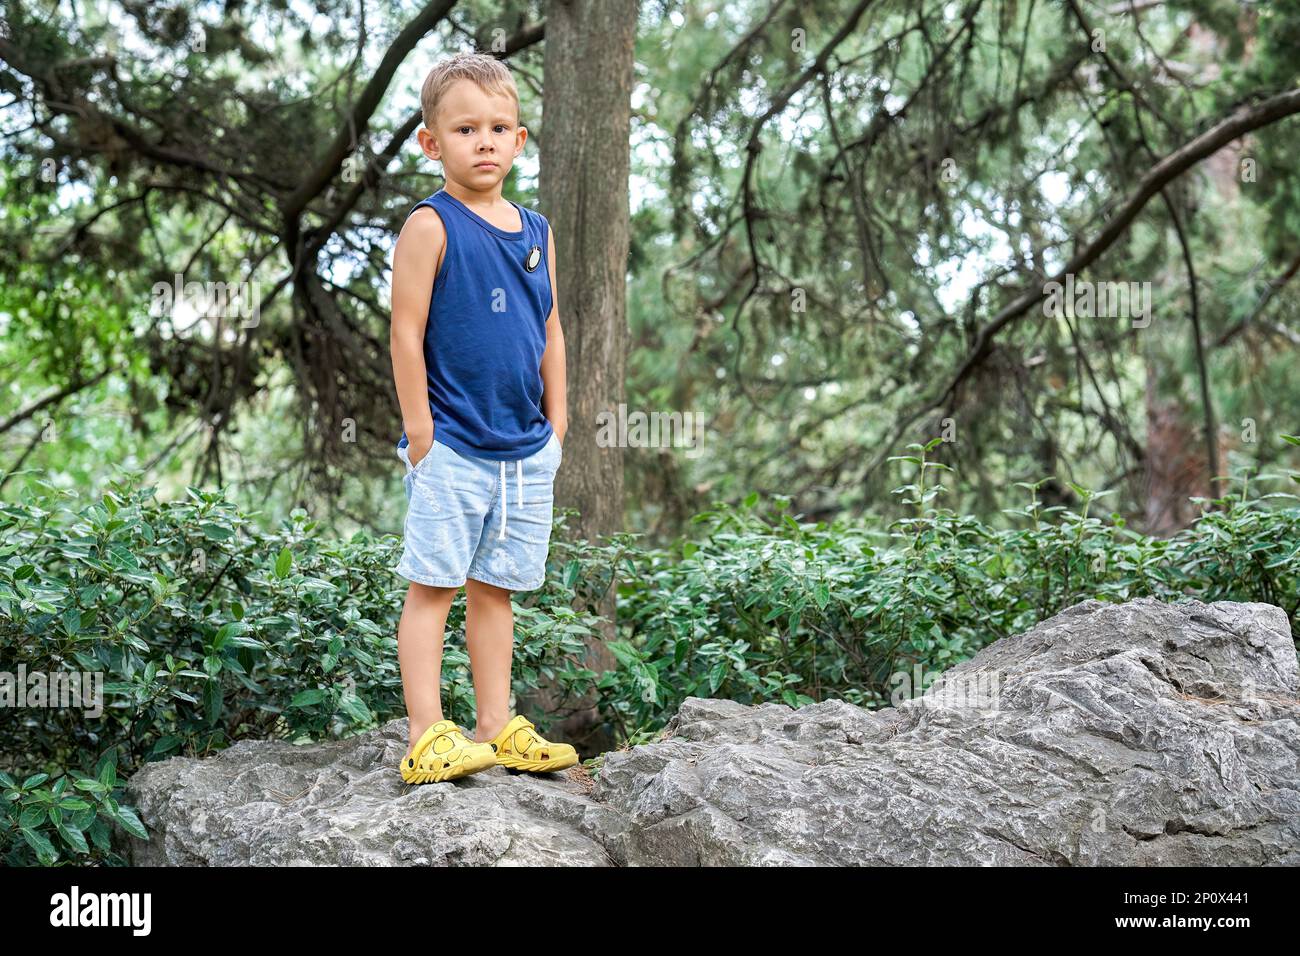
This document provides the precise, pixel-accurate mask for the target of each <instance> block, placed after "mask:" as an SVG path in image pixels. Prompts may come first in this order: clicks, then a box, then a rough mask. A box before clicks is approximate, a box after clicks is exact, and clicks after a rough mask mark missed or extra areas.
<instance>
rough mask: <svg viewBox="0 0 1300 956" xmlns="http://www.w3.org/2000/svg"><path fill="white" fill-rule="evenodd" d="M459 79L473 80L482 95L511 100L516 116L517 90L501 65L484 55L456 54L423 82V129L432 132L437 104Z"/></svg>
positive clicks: (430, 72) (431, 72)
mask: <svg viewBox="0 0 1300 956" xmlns="http://www.w3.org/2000/svg"><path fill="white" fill-rule="evenodd" d="M462 79H463V80H473V81H474V82H475V83H477V84H478V86H479V89H481V90H483V91H484V92H485V93H498V94H501V95H503V96H507V95H508V96H511V97H513V98H514V101H515V112H516V113H518V111H519V89H518V87H516V86H515V78H514V77H513V76H511V75H510V70H508V69H507V68H506V65H505V64H504V63H502V62H501V61H500V60H498V59H497V58H496V57H494V56H488V55H487V54H486V53H457V54H456V55H455V56H450V57H448V58H447V59H445V60H443V61H442V62H441V63H439V64H438V65H437V66H435V67H434V68H433V69H432V70H430V71H429V75H428V76H426V77H425V78H424V86H423V87H422V88H421V90H420V112H421V113H422V114H423V116H424V125H425V127H426V128H428V129H429V130H432V129H433V128H434V124H435V123H437V121H438V105H439V103H441V101H442V98H443V96H444V95H446V92H447V90H448V89H449V88H450V87H451V85H452V84H453V83H455V82H456V81H457V80H462Z"/></svg>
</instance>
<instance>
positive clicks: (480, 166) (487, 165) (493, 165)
mask: <svg viewBox="0 0 1300 956" xmlns="http://www.w3.org/2000/svg"><path fill="white" fill-rule="evenodd" d="M474 168H475V169H496V168H497V164H496V163H492V162H484V163H475V164H474Z"/></svg>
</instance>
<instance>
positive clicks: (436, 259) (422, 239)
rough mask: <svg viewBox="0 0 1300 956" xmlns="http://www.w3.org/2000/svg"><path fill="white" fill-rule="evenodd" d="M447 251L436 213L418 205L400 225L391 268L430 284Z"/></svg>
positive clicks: (429, 208) (445, 232)
mask: <svg viewBox="0 0 1300 956" xmlns="http://www.w3.org/2000/svg"><path fill="white" fill-rule="evenodd" d="M446 251H447V229H446V226H444V225H443V222H442V217H441V216H439V215H438V211H437V210H436V209H433V208H432V207H430V206H421V207H420V208H419V209H417V210H415V211H414V212H413V213H411V214H410V215H409V216H407V217H406V222H405V223H403V224H402V231H401V232H400V233H399V234H398V236H397V246H396V247H395V248H394V249H393V268H394V269H396V270H398V271H400V272H403V273H407V274H409V275H411V276H412V277H413V278H416V279H418V280H419V281H420V282H426V281H432V279H433V277H434V276H435V275H436V274H437V273H438V271H439V270H440V269H441V268H442V260H443V257H444V255H445V253H446Z"/></svg>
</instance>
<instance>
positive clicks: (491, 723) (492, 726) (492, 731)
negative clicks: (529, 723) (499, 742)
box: [474, 717, 510, 744]
mask: <svg viewBox="0 0 1300 956" xmlns="http://www.w3.org/2000/svg"><path fill="white" fill-rule="evenodd" d="M509 720H510V718H508V717H502V718H501V719H500V720H484V721H480V722H479V724H478V726H477V727H475V728H474V742H475V743H476V744H485V743H487V742H488V741H489V740H492V739H493V738H494V737H496V735H497V734H499V733H501V731H502V730H503V729H504V728H505V726H506V724H507V723H508V722H509Z"/></svg>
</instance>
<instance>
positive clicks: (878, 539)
mask: <svg viewBox="0 0 1300 956" xmlns="http://www.w3.org/2000/svg"><path fill="white" fill-rule="evenodd" d="M1286 437H1287V440H1288V441H1291V442H1292V443H1296V442H1295V440H1294V439H1292V438H1290V437H1289V436H1286ZM937 444H938V440H937V439H936V440H935V441H933V442H931V443H930V444H929V445H927V446H924V447H922V446H920V445H915V446H912V451H914V452H915V453H914V454H911V455H907V456H900V458H899V459H896V460H900V461H902V462H904V467H910V468H912V469H913V470H914V471H915V472H916V478H915V480H914V481H913V482H912V483H910V484H907V485H904V486H903V487H901V488H898V489H896V491H897V493H898V494H899V495H900V496H902V497H903V498H904V500H905V501H906V502H907V503H908V504H910V505H911V507H912V510H913V516H912V517H909V518H905V519H902V520H899V521H896V522H894V523H892V524H891V525H889V526H888V527H887V528H883V529H877V528H872V527H871V526H870V525H867V524H863V523H856V524H855V523H850V522H835V523H832V524H827V523H825V522H817V523H810V522H800V521H796V520H795V519H794V518H793V517H792V516H790V515H789V514H787V513H785V512H786V510H787V504H788V502H787V501H786V500H785V499H779V498H778V499H777V500H776V502H775V504H774V506H772V507H769V508H762V507H760V505H759V502H758V496H757V495H751V496H750V497H749V498H748V499H747V500H746V501H745V502H744V504H743V506H742V507H740V508H738V509H727V508H723V509H718V510H716V511H710V512H706V513H704V514H701V515H698V516H697V517H696V518H695V520H696V521H697V522H700V523H701V524H703V525H704V533H703V535H702V536H701V537H700V538H698V539H694V540H689V541H683V542H680V543H679V544H678V545H677V546H676V547H674V548H671V549H662V550H652V551H642V552H632V551H629V552H627V553H626V554H623V555H621V560H623V561H625V563H626V564H627V574H626V575H624V576H622V579H621V581H620V583H619V597H620V608H619V617H620V623H621V624H622V625H623V626H622V628H621V631H620V640H619V641H617V642H616V643H615V644H614V645H613V650H614V652H615V654H616V655H617V657H618V661H619V665H620V666H619V668H618V669H617V670H616V671H613V672H610V673H608V674H605V675H603V676H602V678H601V681H600V688H601V692H602V698H603V700H602V704H603V707H604V708H605V709H606V711H607V712H608V713H610V714H611V715H613V719H614V720H615V721H616V722H617V724H618V726H619V727H621V728H622V729H623V732H624V733H625V734H626V735H627V736H633V735H636V734H644V733H645V732H647V731H648V730H649V729H651V728H656V727H660V726H662V725H663V723H664V722H665V721H666V720H667V719H668V718H669V717H670V716H671V715H672V714H673V713H674V712H675V711H676V709H677V707H678V706H679V705H680V703H681V701H682V700H683V699H684V698H686V697H688V696H700V697H714V696H717V697H726V698H730V699H733V700H738V701H742V702H745V703H758V702H761V701H767V700H780V701H784V702H785V703H787V704H789V705H790V706H792V707H798V706H802V705H804V704H807V703H811V702H813V701H817V700H825V699H828V698H842V699H844V700H848V701H851V702H853V703H856V704H859V705H861V706H864V707H878V706H881V705H887V704H890V703H893V702H895V701H896V699H897V698H898V697H899V696H900V694H901V695H902V696H910V695H912V694H919V693H920V692H922V691H923V690H924V688H925V687H926V686H928V684H929V683H930V681H931V680H932V679H933V678H934V677H935V676H937V674H938V673H939V672H941V671H943V670H944V669H945V668H948V667H951V666H952V665H954V664H956V663H959V662H960V661H963V660H966V659H968V658H970V657H971V656H973V655H974V654H975V652H976V651H978V650H979V649H980V648H981V647H983V646H985V645H986V644H988V643H990V642H992V641H994V640H997V639H999V638H1002V637H1007V636H1008V635H1012V634H1018V633H1021V632H1023V631H1025V630H1027V629H1028V628H1030V627H1032V626H1033V625H1034V624H1036V623H1038V622H1039V621H1042V620H1044V619H1046V618H1048V617H1050V616H1051V615H1053V614H1055V613H1057V612H1058V611H1060V610H1062V609H1063V608H1066V607H1069V606H1070V605H1072V604H1076V603H1078V602H1079V601H1082V600H1084V599H1086V598H1096V599H1099V600H1103V601H1116V602H1120V601H1127V600H1131V599H1133V598H1138V597H1143V596H1155V597H1158V598H1161V599H1163V600H1176V599H1179V598H1182V597H1195V598H1199V599H1201V600H1206V601H1216V600H1233V601H1263V602H1267V603H1270V604H1276V605H1279V606H1281V607H1282V608H1283V609H1285V610H1286V612H1287V613H1288V614H1289V615H1290V618H1291V623H1292V630H1293V634H1296V635H1298V636H1300V623H1298V620H1300V619H1298V617H1297V613H1298V611H1300V509H1298V508H1297V507H1296V502H1297V500H1300V499H1297V498H1296V496H1295V495H1290V494H1283V493H1278V494H1273V495H1265V496H1262V497H1259V498H1249V497H1248V496H1247V489H1246V482H1244V481H1243V482H1241V485H1242V491H1241V493H1240V494H1237V495H1234V496H1228V497H1223V498H1220V499H1217V500H1215V501H1213V502H1208V501H1205V502H1202V503H1203V505H1206V506H1208V507H1210V509H1211V510H1207V511H1206V512H1205V514H1204V515H1203V516H1202V517H1201V518H1200V520H1199V521H1198V522H1197V523H1196V524H1195V525H1194V526H1192V527H1190V528H1187V529H1185V530H1184V531H1183V532H1181V533H1180V534H1178V535H1177V536H1175V537H1173V538H1171V539H1167V540H1162V539H1158V538H1151V537H1148V536H1146V535H1142V534H1138V533H1136V532H1134V531H1132V530H1130V529H1129V528H1127V527H1126V526H1125V522H1124V520H1123V519H1122V518H1121V517H1120V516H1118V515H1114V514H1112V515H1111V516H1109V517H1108V518H1106V519H1105V520H1103V519H1101V518H1098V517H1095V516H1093V515H1091V514H1090V511H1091V506H1092V502H1093V501H1095V500H1096V499H1097V498H1099V497H1101V496H1100V495H1095V494H1093V493H1091V492H1089V491H1088V490H1087V489H1084V488H1080V487H1078V486H1074V488H1075V491H1076V492H1077V493H1078V494H1079V495H1080V497H1081V498H1082V500H1083V505H1082V507H1081V508H1080V510H1079V511H1078V512H1072V511H1068V510H1066V509H1065V508H1062V507H1051V508H1043V507H1041V506H1040V504H1039V502H1038V501H1037V497H1036V495H1035V491H1036V489H1037V488H1038V487H1039V485H1041V484H1042V482H1039V483H1038V484H1023V483H1022V484H1021V485H1020V487H1022V488H1024V489H1025V492H1026V497H1027V499H1028V503H1027V505H1026V507H1025V508H1023V509H1016V510H1009V511H1008V512H1007V518H1008V520H1009V521H1011V522H1013V526H1011V527H1003V528H995V527H993V526H991V525H989V524H986V523H984V522H982V521H980V520H979V519H976V518H972V517H969V516H964V515H959V514H955V513H953V512H952V511H950V510H947V509H943V508H940V507H937V506H936V504H935V500H936V498H937V497H938V496H939V495H940V494H941V493H942V491H943V487H942V484H941V483H940V482H939V480H938V479H937V478H933V477H932V476H934V475H938V474H941V473H942V472H943V471H946V470H948V469H947V468H946V466H944V465H942V464H939V463H937V462H933V461H929V460H927V459H926V454H927V453H928V452H929V451H931V450H933V448H934V447H935V446H936V445H937ZM1291 478H1293V479H1295V480H1300V478H1296V476H1294V475H1293V476H1291Z"/></svg>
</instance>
